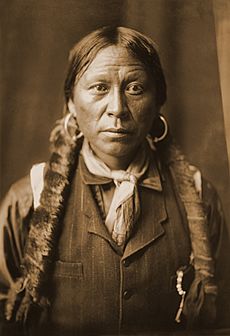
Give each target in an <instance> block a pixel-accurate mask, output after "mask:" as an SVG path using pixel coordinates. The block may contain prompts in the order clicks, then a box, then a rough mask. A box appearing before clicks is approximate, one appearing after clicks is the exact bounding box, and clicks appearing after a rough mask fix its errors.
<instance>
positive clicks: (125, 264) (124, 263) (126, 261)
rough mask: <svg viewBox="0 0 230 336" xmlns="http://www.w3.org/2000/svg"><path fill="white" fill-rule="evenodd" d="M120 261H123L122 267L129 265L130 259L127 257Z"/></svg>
mask: <svg viewBox="0 0 230 336" xmlns="http://www.w3.org/2000/svg"><path fill="white" fill-rule="evenodd" d="M122 263H123V266H124V267H129V265H130V260H129V259H125V260H123V261H122Z"/></svg>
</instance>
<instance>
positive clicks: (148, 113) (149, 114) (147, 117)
mask: <svg viewBox="0 0 230 336" xmlns="http://www.w3.org/2000/svg"><path fill="white" fill-rule="evenodd" d="M129 106H130V111H131V112H132V116H133V119H134V121H135V122H136V123H137V124H138V127H141V128H147V129H150V128H151V126H152V123H153V120H154V118H155V117H156V115H157V108H156V104H155V100H154V99H152V98H151V97H146V98H145V99H142V100H136V101H135V100H134V101H132V102H131V103H130V105H129Z"/></svg>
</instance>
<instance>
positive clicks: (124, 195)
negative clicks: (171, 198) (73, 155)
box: [82, 139, 149, 246]
mask: <svg viewBox="0 0 230 336" xmlns="http://www.w3.org/2000/svg"><path fill="white" fill-rule="evenodd" d="M146 146H147V144H145V145H143V146H141V147H140V149H139V151H138V152H137V155H136V157H135V158H134V160H133V161H132V162H131V163H130V165H129V166H128V168H127V170H111V169H110V168H109V167H108V166H107V165H106V164H105V163H104V162H103V161H101V160H100V159H99V158H98V157H97V156H96V155H95V154H94V153H93V151H92V149H91V148H90V145H89V143H88V141H87V140H86V139H85V140H84V143H83V147H82V155H83V158H84V161H85V164H86V167H87V168H88V170H89V171H90V173H92V174H94V175H97V176H100V177H107V178H110V179H112V180H113V182H114V184H115V186H116V188H115V191H114V195H113V198H112V202H111V205H110V208H109V211H108V214H107V216H106V219H105V225H106V227H107V229H108V231H109V232H110V233H111V234H112V238H113V240H114V241H115V242H116V243H117V245H118V246H122V245H124V244H125V242H126V240H127V239H128V238H129V236H130V234H131V232H132V228H133V226H134V224H135V223H136V222H137V220H138V217H139V214H140V202H139V196H138V188H137V183H138V180H139V179H140V178H141V177H142V176H143V175H144V174H145V172H146V170H147V169H148V166H149V156H148V155H147V150H146Z"/></svg>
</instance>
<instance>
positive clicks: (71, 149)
mask: <svg viewBox="0 0 230 336" xmlns="http://www.w3.org/2000/svg"><path fill="white" fill-rule="evenodd" d="M63 122H64V118H63V119H61V120H59V121H58V122H57V123H56V126H55V128H54V130H53V131H52V133H51V138H50V141H51V152H52V153H51V157H50V160H49V162H48V164H47V167H46V173H45V176H44V189H43V191H42V194H41V198H40V206H39V207H38V208H37V209H36V210H35V211H34V213H33V215H32V219H31V223H30V230H29V234H28V238H27V242H26V246H25V255H24V262H23V265H22V266H23V276H22V277H21V278H19V279H18V280H17V282H16V285H14V286H13V287H12V288H10V290H9V293H10V294H11V295H10V296H9V300H8V301H7V302H6V318H7V319H8V320H9V319H10V318H11V317H12V314H13V310H14V305H15V301H16V297H17V296H18V293H19V292H21V293H20V295H21V296H22V300H21V304H20V306H19V308H18V309H17V314H16V319H17V320H25V319H26V317H27V313H28V310H29V307H30V304H31V303H32V301H33V302H36V303H38V304H39V305H40V306H46V305H47V304H48V299H47V298H45V297H44V296H42V289H43V286H44V284H45V283H46V281H47V279H48V278H49V276H50V271H51V266H52V261H53V257H54V253H55V249H56V246H57V241H58V236H59V232H60V226H61V223H62V221H61V218H62V216H63V213H64V205H65V204H64V203H65V202H66V199H67V197H68V194H69V189H70V188H69V185H70V183H71V179H72V175H73V171H74V167H75V166H76V164H77V159H78V153H79V151H80V148H81V146H82V139H76V140H74V138H73V139H72V138H70V137H67V136H66V134H65V131H64V124H63Z"/></svg>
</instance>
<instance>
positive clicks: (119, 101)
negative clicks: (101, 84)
mask: <svg viewBox="0 0 230 336" xmlns="http://www.w3.org/2000/svg"><path fill="white" fill-rule="evenodd" d="M108 99H109V100H108V105H107V113H108V115H109V116H114V117H117V118H122V117H125V116H126V115H127V106H126V101H125V95H124V93H123V92H121V90H120V89H119V88H115V89H114V90H112V91H111V92H110V94H109V96H108Z"/></svg>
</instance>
